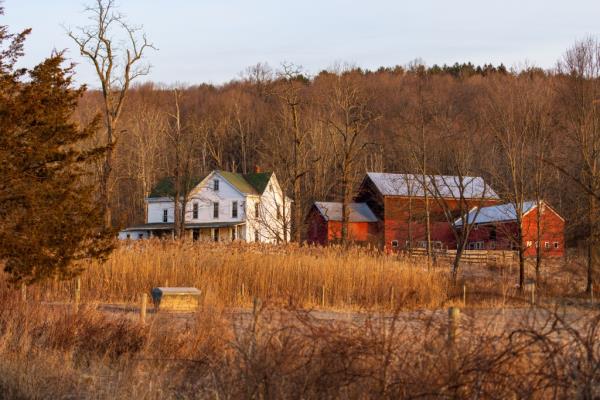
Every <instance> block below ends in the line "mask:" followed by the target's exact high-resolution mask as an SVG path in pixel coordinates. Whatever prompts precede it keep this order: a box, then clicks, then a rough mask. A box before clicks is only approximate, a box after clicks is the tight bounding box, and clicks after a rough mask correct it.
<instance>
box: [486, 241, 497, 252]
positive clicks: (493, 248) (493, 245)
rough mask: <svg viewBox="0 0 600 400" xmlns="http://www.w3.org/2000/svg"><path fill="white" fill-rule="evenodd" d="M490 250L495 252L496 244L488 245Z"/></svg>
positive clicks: (490, 243)
mask: <svg viewBox="0 0 600 400" xmlns="http://www.w3.org/2000/svg"><path fill="white" fill-rule="evenodd" d="M488 249H490V250H495V249H496V242H489V243H488Z"/></svg>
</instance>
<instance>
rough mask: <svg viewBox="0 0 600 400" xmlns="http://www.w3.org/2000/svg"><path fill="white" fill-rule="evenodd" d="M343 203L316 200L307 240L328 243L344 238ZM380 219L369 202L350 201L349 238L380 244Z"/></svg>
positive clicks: (311, 212) (308, 217) (309, 214)
mask: <svg viewBox="0 0 600 400" xmlns="http://www.w3.org/2000/svg"><path fill="white" fill-rule="evenodd" d="M342 220H343V218H342V203H336V202H321V201H318V202H315V203H314V205H313V206H312V208H311V210H310V212H309V213H308V216H307V219H306V221H307V225H308V230H307V241H308V242H309V243H314V244H321V245H326V244H329V243H335V242H338V241H340V240H341V238H342ZM378 235H379V219H378V218H377V217H376V216H375V214H374V213H373V211H371V209H370V208H369V206H368V205H367V203H350V204H349V216H348V240H350V241H352V242H355V243H363V244H367V243H371V244H374V245H377V244H378V240H379V239H378Z"/></svg>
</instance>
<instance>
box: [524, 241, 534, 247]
mask: <svg viewBox="0 0 600 400" xmlns="http://www.w3.org/2000/svg"><path fill="white" fill-rule="evenodd" d="M525 245H526V246H527V247H531V246H533V242H532V241H531V240H528V241H527V243H526V244H525Z"/></svg>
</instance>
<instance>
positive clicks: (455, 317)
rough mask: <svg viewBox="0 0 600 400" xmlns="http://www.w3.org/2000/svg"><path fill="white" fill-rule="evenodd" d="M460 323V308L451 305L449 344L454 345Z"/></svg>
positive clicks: (449, 313) (449, 312) (449, 311)
mask: <svg viewBox="0 0 600 400" xmlns="http://www.w3.org/2000/svg"><path fill="white" fill-rule="evenodd" d="M459 324H460V308H458V307H450V308H449V309H448V344H449V345H450V346H453V345H454V342H455V340H456V337H457V335H458V326H459Z"/></svg>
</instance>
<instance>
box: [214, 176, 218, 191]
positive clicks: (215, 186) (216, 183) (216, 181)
mask: <svg viewBox="0 0 600 400" xmlns="http://www.w3.org/2000/svg"><path fill="white" fill-rule="evenodd" d="M213 188H214V190H215V192H218V191H219V180H218V179H215V180H214V181H213Z"/></svg>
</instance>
